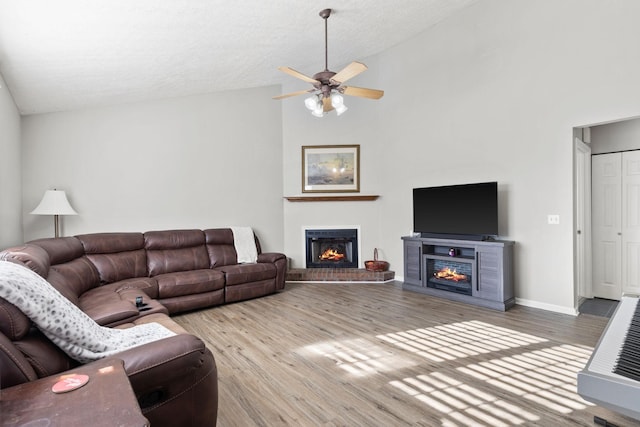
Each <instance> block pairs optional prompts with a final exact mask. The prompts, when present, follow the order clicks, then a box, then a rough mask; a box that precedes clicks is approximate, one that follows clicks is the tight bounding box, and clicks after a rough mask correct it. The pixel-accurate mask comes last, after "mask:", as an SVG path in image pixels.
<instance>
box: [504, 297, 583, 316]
mask: <svg viewBox="0 0 640 427" xmlns="http://www.w3.org/2000/svg"><path fill="white" fill-rule="evenodd" d="M516 304H518V305H523V306H525V307H531V308H539V309H541V310H547V311H553V312H556V313H561V314H568V315H570V316H577V315H578V314H579V313H578V310H576V309H575V308H574V307H565V306H562V305H554V304H547V303H544V302H540V301H532V300H528V299H522V298H516Z"/></svg>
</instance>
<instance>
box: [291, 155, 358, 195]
mask: <svg viewBox="0 0 640 427" xmlns="http://www.w3.org/2000/svg"><path fill="white" fill-rule="evenodd" d="M359 191H360V146H359V145H313V146H303V147H302V192H303V193H314V192H315V193H344V192H359Z"/></svg>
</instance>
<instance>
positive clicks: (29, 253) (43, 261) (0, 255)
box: [0, 244, 51, 279]
mask: <svg viewBox="0 0 640 427" xmlns="http://www.w3.org/2000/svg"><path fill="white" fill-rule="evenodd" d="M0 260H4V261H13V262H21V263H23V264H24V265H26V266H27V267H29V268H30V269H31V270H33V271H35V272H36V273H38V274H39V275H40V276H41V277H44V278H45V279H46V278H47V275H48V274H49V267H50V266H51V259H50V258H49V254H48V253H47V251H45V250H44V249H43V248H41V247H40V246H36V245H30V244H26V245H22V246H15V247H12V248H8V249H5V250H3V251H2V252H0Z"/></svg>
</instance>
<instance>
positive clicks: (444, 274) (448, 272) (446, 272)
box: [433, 267, 468, 282]
mask: <svg viewBox="0 0 640 427" xmlns="http://www.w3.org/2000/svg"><path fill="white" fill-rule="evenodd" d="M433 276H434V277H435V278H436V279H442V280H451V281H453V282H466V281H468V278H467V275H466V274H460V273H458V272H456V270H455V269H453V270H452V269H451V268H449V267H444V268H441V269H440V270H439V271H436V272H435V273H433Z"/></svg>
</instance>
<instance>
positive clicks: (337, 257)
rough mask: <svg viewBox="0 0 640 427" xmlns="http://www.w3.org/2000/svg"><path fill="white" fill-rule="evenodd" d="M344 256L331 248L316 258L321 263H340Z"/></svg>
mask: <svg viewBox="0 0 640 427" xmlns="http://www.w3.org/2000/svg"><path fill="white" fill-rule="evenodd" d="M345 256H346V255H345V254H343V253H340V252H338V251H337V250H335V249H333V248H329V249H327V250H326V251H324V252H323V253H322V254H321V255H320V256H319V257H318V258H320V260H322V261H342V260H343V259H344V258H345Z"/></svg>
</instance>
